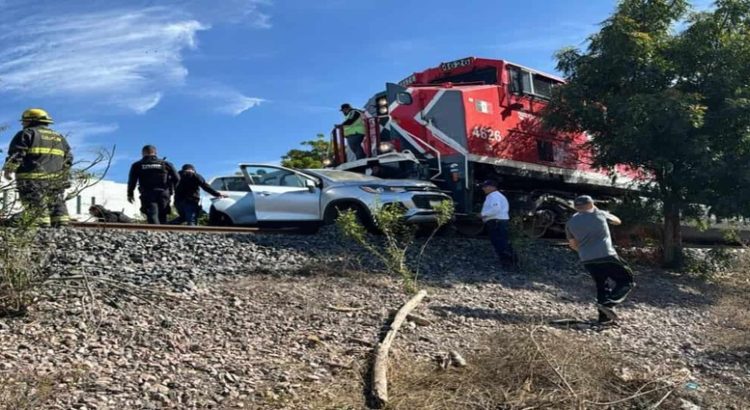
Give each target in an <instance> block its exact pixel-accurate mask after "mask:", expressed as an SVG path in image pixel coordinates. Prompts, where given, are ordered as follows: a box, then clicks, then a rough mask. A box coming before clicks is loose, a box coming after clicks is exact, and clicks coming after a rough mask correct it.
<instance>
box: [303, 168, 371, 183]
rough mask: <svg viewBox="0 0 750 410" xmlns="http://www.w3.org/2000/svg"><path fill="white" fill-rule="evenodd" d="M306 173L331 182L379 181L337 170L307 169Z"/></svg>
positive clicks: (367, 176)
mask: <svg viewBox="0 0 750 410" xmlns="http://www.w3.org/2000/svg"><path fill="white" fill-rule="evenodd" d="M305 172H306V173H308V174H312V175H316V176H319V177H322V178H325V179H328V180H331V181H336V182H340V181H372V180H373V179H379V178H376V177H372V176H369V175H364V174H358V173H356V172H349V171H338V170H335V169H306V170H305Z"/></svg>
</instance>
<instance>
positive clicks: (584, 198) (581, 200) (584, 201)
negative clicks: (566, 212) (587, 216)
mask: <svg viewBox="0 0 750 410" xmlns="http://www.w3.org/2000/svg"><path fill="white" fill-rule="evenodd" d="M593 203H594V199H593V198H591V197H590V196H588V195H581V196H579V197H576V199H575V200H574V201H573V205H575V206H583V205H588V204H593Z"/></svg>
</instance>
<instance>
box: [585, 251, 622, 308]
mask: <svg viewBox="0 0 750 410" xmlns="http://www.w3.org/2000/svg"><path fill="white" fill-rule="evenodd" d="M583 266H584V267H585V268H586V270H587V271H589V273H590V274H591V277H592V278H593V279H594V283H596V301H597V303H599V304H600V305H604V306H606V307H610V308H611V307H613V306H615V305H617V304H618V303H621V302H622V301H619V302H616V300H617V299H620V298H622V297H623V296H625V295H627V294H628V292H630V290H631V289H632V288H633V286H634V285H635V281H634V280H633V271H632V270H631V269H630V267H629V266H628V265H627V264H626V263H625V262H623V261H622V260H621V259H620V258H618V257H615V256H610V257H606V258H600V259H594V260H590V261H586V262H584V263H583ZM610 282H611V283H612V285H611V284H610Z"/></svg>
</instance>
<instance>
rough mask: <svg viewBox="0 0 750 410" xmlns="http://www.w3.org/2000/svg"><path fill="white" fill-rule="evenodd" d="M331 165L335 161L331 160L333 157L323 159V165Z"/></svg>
mask: <svg viewBox="0 0 750 410" xmlns="http://www.w3.org/2000/svg"><path fill="white" fill-rule="evenodd" d="M331 165H333V161H331V159H330V158H325V159H324V160H323V166H324V167H330V166H331Z"/></svg>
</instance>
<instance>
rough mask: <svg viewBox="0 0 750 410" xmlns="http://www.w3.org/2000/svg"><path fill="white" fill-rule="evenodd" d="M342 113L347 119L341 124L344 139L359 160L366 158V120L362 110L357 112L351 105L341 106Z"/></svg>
mask: <svg viewBox="0 0 750 410" xmlns="http://www.w3.org/2000/svg"><path fill="white" fill-rule="evenodd" d="M341 112H342V113H343V114H344V117H345V118H346V119H345V120H344V122H342V123H341V124H340V126H341V128H343V131H344V138H346V143H347V145H349V148H350V149H351V150H352V152H353V153H354V156H356V157H357V159H362V158H364V157H366V156H367V155H366V154H365V150H364V149H362V142H363V141H364V140H365V118H364V114H363V113H362V111H360V110H355V109H353V108H352V106H351V105H349V104H341Z"/></svg>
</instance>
